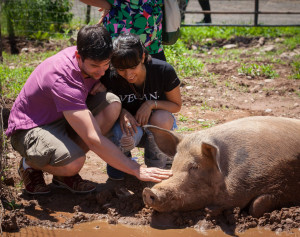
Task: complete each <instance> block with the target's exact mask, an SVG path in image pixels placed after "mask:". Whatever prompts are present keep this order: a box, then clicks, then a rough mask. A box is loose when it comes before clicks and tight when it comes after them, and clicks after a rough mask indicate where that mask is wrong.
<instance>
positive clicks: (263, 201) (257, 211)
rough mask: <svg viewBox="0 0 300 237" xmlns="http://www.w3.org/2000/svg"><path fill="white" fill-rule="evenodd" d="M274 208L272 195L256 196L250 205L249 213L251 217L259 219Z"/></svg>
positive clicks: (274, 201)
mask: <svg viewBox="0 0 300 237" xmlns="http://www.w3.org/2000/svg"><path fill="white" fill-rule="evenodd" d="M275 208H276V199H275V197H274V195H271V194H263V195H260V196H258V197H257V198H256V199H254V200H253V202H252V203H251V205H250V208H249V212H250V215H252V216H253V217H261V216H262V215H263V214H264V213H266V212H270V211H272V210H274V209H275Z"/></svg>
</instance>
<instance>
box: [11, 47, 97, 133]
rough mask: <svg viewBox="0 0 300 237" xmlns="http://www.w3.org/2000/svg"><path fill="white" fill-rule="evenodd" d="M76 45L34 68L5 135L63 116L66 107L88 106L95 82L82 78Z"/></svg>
mask: <svg viewBox="0 0 300 237" xmlns="http://www.w3.org/2000/svg"><path fill="white" fill-rule="evenodd" d="M75 51H76V46H73V47H69V48H66V49H64V50H62V51H61V52H59V53H57V54H56V55H54V56H52V57H50V58H48V59H46V60H45V61H44V62H42V63H41V64H40V65H38V66H37V68H36V69H35V70H34V71H33V72H32V74H31V75H30V77H29V78H28V80H27V81H26V83H25V85H24V87H23V88H22V90H21V92H20V94H19V95H18V97H17V99H16V101H15V103H14V105H13V107H12V110H11V113H10V116H9V121H8V128H7V130H6V135H7V136H8V137H9V136H11V135H12V134H13V133H14V132H15V131H16V130H19V129H30V128H34V127H38V126H42V125H45V124H49V123H52V122H54V121H56V120H58V119H61V118H63V111H67V110H83V109H86V108H87V106H86V103H85V101H86V98H87V96H88V93H89V91H90V90H91V89H92V87H93V86H94V84H95V83H96V80H95V79H92V78H83V76H82V74H81V71H80V69H79V67H78V62H77V59H76V57H75Z"/></svg>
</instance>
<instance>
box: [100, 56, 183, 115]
mask: <svg viewBox="0 0 300 237" xmlns="http://www.w3.org/2000/svg"><path fill="white" fill-rule="evenodd" d="M145 66H146V70H147V72H146V81H145V89H144V88H143V87H142V88H139V87H136V86H134V85H133V84H131V85H132V86H134V89H135V90H136V92H137V93H139V94H141V95H142V92H143V91H144V95H143V96H141V97H140V98H137V97H138V96H136V94H135V92H134V89H132V88H131V87H130V83H128V82H127V81H126V80H125V79H124V78H123V77H121V76H119V75H118V74H117V73H116V72H115V71H110V70H107V72H106V74H105V75H104V76H103V77H101V79H100V80H101V82H102V83H103V84H104V85H105V86H106V88H107V89H108V90H109V91H111V92H113V93H114V94H116V95H117V96H119V98H120V100H121V102H122V107H123V108H124V109H126V110H128V111H129V112H130V113H131V114H132V115H135V113H136V112H137V110H138V109H139V107H140V106H141V105H142V103H143V102H144V101H146V100H166V95H165V92H169V91H171V90H173V89H174V88H175V87H177V86H178V85H179V84H180V80H179V79H178V77H177V74H176V72H175V70H174V68H173V67H172V66H171V65H170V64H169V63H167V62H164V61H161V60H158V59H155V58H152V60H151V61H150V62H148V63H147V64H145ZM141 98H142V99H141Z"/></svg>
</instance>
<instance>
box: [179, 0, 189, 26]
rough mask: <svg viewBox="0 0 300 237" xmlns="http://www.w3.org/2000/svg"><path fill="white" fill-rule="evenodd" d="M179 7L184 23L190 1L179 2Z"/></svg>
mask: <svg viewBox="0 0 300 237" xmlns="http://www.w3.org/2000/svg"><path fill="white" fill-rule="evenodd" d="M177 2H178V6H179V9H180V16H181V21H182V22H183V21H184V20H185V10H186V7H187V5H188V2H189V1H188V0H177Z"/></svg>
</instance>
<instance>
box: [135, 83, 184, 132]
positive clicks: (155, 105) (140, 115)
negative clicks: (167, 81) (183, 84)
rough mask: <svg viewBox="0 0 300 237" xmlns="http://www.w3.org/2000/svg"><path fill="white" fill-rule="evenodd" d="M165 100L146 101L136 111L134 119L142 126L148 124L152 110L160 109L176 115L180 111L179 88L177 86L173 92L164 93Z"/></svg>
mask: <svg viewBox="0 0 300 237" xmlns="http://www.w3.org/2000/svg"><path fill="white" fill-rule="evenodd" d="M165 94H166V97H167V100H147V101H145V102H144V103H143V104H142V105H141V107H140V108H139V109H138V111H137V112H136V115H135V119H136V121H137V122H138V123H140V124H141V125H142V126H143V125H145V124H147V123H148V120H149V118H150V116H151V112H152V110H154V109H161V110H166V111H169V112H170V113H177V112H179V111H180V109H181V94H180V86H179V85H178V86H177V87H175V88H174V89H173V90H171V91H169V92H165Z"/></svg>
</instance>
